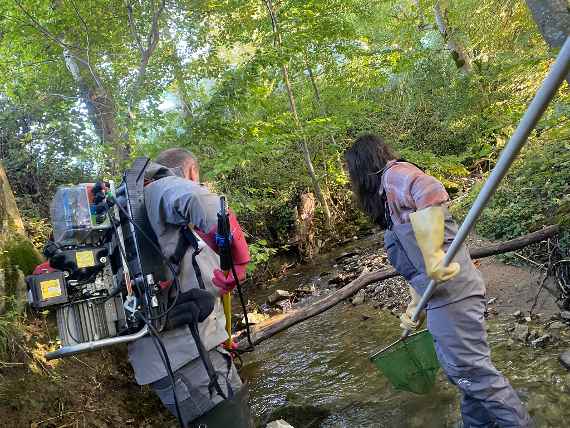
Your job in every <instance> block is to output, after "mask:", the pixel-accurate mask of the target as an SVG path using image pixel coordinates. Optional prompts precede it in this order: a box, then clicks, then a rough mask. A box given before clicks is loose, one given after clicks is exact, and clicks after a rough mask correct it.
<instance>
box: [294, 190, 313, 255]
mask: <svg viewBox="0 0 570 428" xmlns="http://www.w3.org/2000/svg"><path fill="white" fill-rule="evenodd" d="M314 220H315V196H314V195H313V194H312V193H303V194H302V195H301V197H300V198H299V204H298V205H297V209H296V215H295V237H294V238H293V243H295V244H296V245H297V248H298V250H299V255H300V256H301V258H302V259H305V260H306V259H312V258H313V256H314V254H315V221H314Z"/></svg>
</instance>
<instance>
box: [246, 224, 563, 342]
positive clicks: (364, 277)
mask: <svg viewBox="0 0 570 428" xmlns="http://www.w3.org/2000/svg"><path fill="white" fill-rule="evenodd" d="M559 230H560V228H559V226H558V225H554V226H548V227H545V228H544V229H541V230H539V231H537V232H533V233H530V234H528V235H524V236H521V237H519V238H515V239H511V240H510V241H505V242H500V243H497V244H491V245H487V246H485V247H481V248H473V249H472V250H470V253H471V257H472V258H473V259H481V258H484V257H490V256H494V255H497V254H503V253H508V252H510V251H515V250H519V249H521V248H523V247H525V246H527V245H529V244H533V243H536V242H540V241H544V240H545V239H548V238H550V237H552V236H554V235H556V234H557V233H558V232H559ZM395 276H399V274H398V272H396V271H395V270H394V269H388V270H380V271H373V272H368V271H364V272H362V273H361V274H360V276H359V277H358V278H356V279H355V280H354V281H352V282H350V283H348V284H347V285H345V286H344V287H342V288H341V289H339V290H337V291H335V292H334V293H332V294H330V295H328V296H326V297H324V298H322V299H320V300H318V301H316V302H314V303H313V304H311V305H309V306H306V307H304V308H300V309H295V310H292V311H290V312H287V313H285V314H282V315H277V316H275V317H272V318H270V319H268V320H267V321H264V322H262V323H260V324H257V325H256V326H255V327H254V328H253V329H252V332H251V339H252V342H253V344H254V345H257V344H258V343H261V342H263V341H264V340H266V339H269V338H270V337H271V336H274V335H275V334H277V333H279V332H281V331H283V330H286V329H287V328H289V327H291V326H293V325H295V324H298V323H300V322H302V321H305V320H307V319H309V318H312V317H314V316H316V315H318V314H320V313H322V312H324V311H326V310H327V309H330V308H332V307H333V306H335V305H337V304H338V303H340V302H342V301H343V300H346V299H348V298H349V297H351V296H352V295H354V294H356V292H357V291H358V290H360V289H362V288H364V287H366V286H367V285H369V284H372V283H373V282H379V281H384V280H385V279H388V278H393V277H395ZM238 346H239V348H240V349H245V348H246V347H247V341H246V340H240V342H239V344H238Z"/></svg>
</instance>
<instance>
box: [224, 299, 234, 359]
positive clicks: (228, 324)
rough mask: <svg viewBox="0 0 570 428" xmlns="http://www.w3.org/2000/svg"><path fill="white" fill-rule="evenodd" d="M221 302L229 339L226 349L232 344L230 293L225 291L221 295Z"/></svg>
mask: <svg viewBox="0 0 570 428" xmlns="http://www.w3.org/2000/svg"><path fill="white" fill-rule="evenodd" d="M222 303H223V305H224V314H225V315H226V331H227V332H228V336H229V339H228V340H227V342H226V344H227V346H228V349H231V346H232V294H231V293H226V294H224V295H223V296H222Z"/></svg>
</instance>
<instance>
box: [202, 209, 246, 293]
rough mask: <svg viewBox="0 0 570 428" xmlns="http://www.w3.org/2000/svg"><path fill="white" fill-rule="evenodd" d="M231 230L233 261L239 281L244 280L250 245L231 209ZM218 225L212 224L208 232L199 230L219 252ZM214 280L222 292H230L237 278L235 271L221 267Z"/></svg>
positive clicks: (215, 273)
mask: <svg viewBox="0 0 570 428" xmlns="http://www.w3.org/2000/svg"><path fill="white" fill-rule="evenodd" d="M229 218H230V231H231V236H232V240H231V244H230V248H231V253H232V262H233V265H234V268H235V273H236V274H237V277H238V278H237V279H238V281H240V282H242V281H244V280H245V278H246V272H247V265H248V264H249V262H250V256H249V247H248V245H247V241H246V239H245V235H244V233H243V230H242V228H241V226H240V224H239V223H238V220H237V217H236V215H235V214H234V213H233V212H232V211H231V210H230V212H229ZM217 229H218V226H217V224H216V225H214V226H212V227H211V228H210V230H209V232H208V233H207V234H205V233H203V232H200V231H199V232H198V234H199V235H200V237H201V238H202V239H203V240H204V241H205V242H206V243H207V244H208V245H209V246H210V247H211V248H213V249H214V251H216V252H218V246H217V244H216V233H217ZM212 281H213V283H214V285H216V287H218V288H220V290H221V291H222V294H225V293H228V292H230V291H231V290H233V288H234V287H235V286H236V280H235V277H234V273H233V271H232V272H225V273H224V272H222V271H221V270H220V269H216V270H215V271H214V277H213V278H212Z"/></svg>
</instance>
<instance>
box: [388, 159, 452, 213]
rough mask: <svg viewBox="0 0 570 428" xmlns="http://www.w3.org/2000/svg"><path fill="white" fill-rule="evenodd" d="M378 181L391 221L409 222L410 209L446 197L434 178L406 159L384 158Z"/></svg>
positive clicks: (436, 202)
mask: <svg viewBox="0 0 570 428" xmlns="http://www.w3.org/2000/svg"><path fill="white" fill-rule="evenodd" d="M382 185H383V187H384V189H385V190H386V199H387V200H388V206H389V207H390V217H391V218H392V221H393V222H394V224H403V223H409V222H410V214H411V213H413V212H414V211H418V210H421V209H424V208H427V207H431V206H434V205H442V204H445V203H446V202H448V201H449V195H448V194H447V191H446V190H445V188H444V187H443V185H442V184H441V183H440V182H439V181H438V180H437V179H435V178H433V177H432V176H430V175H427V174H426V173H424V172H423V171H422V170H421V169H419V168H418V167H416V166H415V165H412V164H411V163H408V162H398V161H395V160H392V161H390V162H388V163H387V164H386V168H385V169H384V173H383V174H382Z"/></svg>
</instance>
